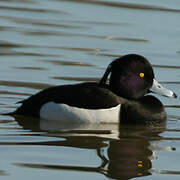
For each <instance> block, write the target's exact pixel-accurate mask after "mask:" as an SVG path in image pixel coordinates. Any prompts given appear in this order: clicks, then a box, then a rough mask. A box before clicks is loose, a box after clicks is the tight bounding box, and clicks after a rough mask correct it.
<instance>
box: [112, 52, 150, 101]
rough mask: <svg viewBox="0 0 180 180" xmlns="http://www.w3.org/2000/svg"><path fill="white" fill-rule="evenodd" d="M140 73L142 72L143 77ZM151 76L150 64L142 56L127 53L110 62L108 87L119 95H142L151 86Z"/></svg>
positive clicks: (130, 97)
mask: <svg viewBox="0 0 180 180" xmlns="http://www.w3.org/2000/svg"><path fill="white" fill-rule="evenodd" d="M140 73H144V77H141V76H140ZM153 78H154V72H153V69H152V66H151V64H150V63H149V62H148V61H147V59H146V58H144V57H143V56H140V55H137V54H129V55H125V56H122V57H120V58H118V59H116V60H114V61H113V62H112V63H111V76H110V89H111V90H112V91H113V92H114V93H116V94H117V95H119V96H121V97H124V98H128V99H139V98H141V97H143V96H144V95H145V94H147V93H148V90H149V88H150V87H151V86H152V83H153Z"/></svg>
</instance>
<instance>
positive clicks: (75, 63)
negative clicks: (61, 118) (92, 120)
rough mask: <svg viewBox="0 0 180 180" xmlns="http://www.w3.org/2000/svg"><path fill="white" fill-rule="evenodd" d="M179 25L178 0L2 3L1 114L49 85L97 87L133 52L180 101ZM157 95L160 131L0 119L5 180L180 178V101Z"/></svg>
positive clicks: (0, 171)
mask: <svg viewBox="0 0 180 180" xmlns="http://www.w3.org/2000/svg"><path fill="white" fill-rule="evenodd" d="M179 17H180V2H179V1H178V0H174V1H173V3H172V1H170V0H164V1H160V0H156V1H155V0H151V1H147V2H144V1H142V0H135V1H132V0H126V1H123V0H108V1H103V0H102V1H101V0H96V1H93V0H84V1H79V0H65V1H63V0H62V1H60V0H51V1H48V0H36V1H35V0H27V1H23V0H14V1H3V0H2V1H0V62H1V66H0V72H1V76H0V108H1V110H0V112H1V113H4V112H10V111H13V110H15V108H17V107H18V104H15V103H16V102H17V101H19V100H22V99H24V98H27V97H29V96H30V95H32V94H34V93H36V92H38V91H40V90H41V89H43V88H46V87H49V86H50V85H58V84H70V83H71V84H72V83H78V82H83V81H98V80H99V78H100V77H101V76H102V74H103V72H104V70H105V68H106V66H107V65H108V64H109V63H110V62H111V61H112V60H113V59H114V58H116V57H119V56H121V55H124V54H128V53H138V54H141V55H144V56H145V57H147V58H148V59H149V60H150V62H151V63H152V65H153V67H154V70H155V74H156V78H157V79H158V80H159V81H160V82H162V83H163V85H164V86H166V87H168V88H170V89H173V90H174V91H175V92H176V93H177V94H178V95H180V88H179V87H180V65H179V58H180V46H179V44H180V39H179V32H180V24H179V23H178V22H179V21H178V20H179ZM157 97H158V98H159V99H160V100H161V101H162V102H163V104H164V105H165V106H166V110H167V113H168V118H167V124H160V125H158V126H156V127H138V126H137V127H134V126H126V127H124V126H121V127H119V126H118V125H101V126H97V125H95V126H93V125H91V126H85V127H75V126H72V127H71V126H68V127H62V125H60V124H58V123H56V122H54V123H50V122H40V123H35V124H34V123H33V120H31V119H30V120H29V121H25V122H24V121H23V120H22V119H14V118H13V117H9V116H7V117H4V116H0V152H1V153H0V154H1V155H0V156H1V163H0V176H1V178H2V179H20V178H24V177H26V179H27V180H28V179H32V178H35V177H38V178H39V179H50V178H53V179H59V178H60V179H72V178H76V179H85V178H86V179H109V178H110V179H111V178H112V179H131V178H133V179H138V178H139V177H141V179H142V178H143V179H163V180H164V179H179V175H180V164H179V162H180V161H179V157H180V134H179V133H180V128H179V127H180V122H179V120H180V110H179V107H180V101H179V98H178V99H168V98H164V97H159V96H157ZM65 129H66V131H65ZM67 129H68V130H67Z"/></svg>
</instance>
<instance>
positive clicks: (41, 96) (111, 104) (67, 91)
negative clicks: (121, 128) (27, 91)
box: [12, 54, 176, 123]
mask: <svg viewBox="0 0 180 180" xmlns="http://www.w3.org/2000/svg"><path fill="white" fill-rule="evenodd" d="M110 73H111V76H110V82H109V84H106V81H107V78H108V75H109V74H110ZM150 91H155V92H156V91H157V92H158V93H159V94H161V95H165V96H169V97H176V95H175V94H174V93H173V92H172V91H170V90H167V89H165V88H163V87H162V86H161V85H160V84H158V83H157V81H156V80H155V79H154V73H153V70H152V67H151V65H150V63H149V62H148V61H147V60H146V59H145V58H144V57H142V56H139V55H134V54H132V55H126V56H123V57H121V58H118V59H116V60H115V61H113V62H112V63H111V64H110V65H109V66H108V68H107V70H106V72H105V74H104V76H103V77H102V79H101V81H100V82H99V83H93V82H92V83H81V84H75V85H62V86H55V87H50V88H48V89H45V90H43V91H41V92H39V93H37V94H35V95H33V96H31V97H29V98H28V99H26V100H24V101H21V102H20V103H22V105H21V106H20V107H19V108H18V109H17V110H16V111H14V112H13V113H12V114H13V115H23V116H30V117H36V118H43V119H48V120H50V119H51V120H60V121H62V122H63V123H64V122H67V123H68V122H70V123H76V122H93V123H102V122H103V123H116V122H119V120H120V119H121V120H122V122H126V121H127V122H133V120H132V119H134V122H143V121H149V120H158V119H159V120H160V121H161V120H162V119H165V116H166V113H165V110H164V107H163V105H162V104H161V102H160V101H159V100H158V99H157V98H155V97H153V96H144V95H145V94H147V93H149V92H150Z"/></svg>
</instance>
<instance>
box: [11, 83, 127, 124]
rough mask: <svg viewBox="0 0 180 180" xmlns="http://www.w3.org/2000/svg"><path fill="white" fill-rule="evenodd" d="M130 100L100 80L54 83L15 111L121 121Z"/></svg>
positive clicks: (45, 116)
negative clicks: (121, 110)
mask: <svg viewBox="0 0 180 180" xmlns="http://www.w3.org/2000/svg"><path fill="white" fill-rule="evenodd" d="M125 101H126V100H125V99H124V98H121V97H119V96H117V95H116V94H114V93H113V92H111V91H110V90H108V89H107V88H105V87H104V88H102V87H99V86H98V84H97V83H81V84H75V85H62V86H54V87H50V88H48V89H45V90H43V91H41V92H39V93H37V94H35V95H33V96H31V97H29V98H28V99H26V100H24V101H22V102H20V103H22V106H20V107H19V108H18V109H17V110H16V111H15V112H14V114H16V115H18V114H19V115H24V116H31V117H36V118H43V119H52V120H57V119H60V120H61V121H62V122H66V121H67V122H69V121H70V122H95V123H97V122H108V121H111V122H112V123H114V122H118V117H119V112H120V105H121V104H122V103H124V102H125Z"/></svg>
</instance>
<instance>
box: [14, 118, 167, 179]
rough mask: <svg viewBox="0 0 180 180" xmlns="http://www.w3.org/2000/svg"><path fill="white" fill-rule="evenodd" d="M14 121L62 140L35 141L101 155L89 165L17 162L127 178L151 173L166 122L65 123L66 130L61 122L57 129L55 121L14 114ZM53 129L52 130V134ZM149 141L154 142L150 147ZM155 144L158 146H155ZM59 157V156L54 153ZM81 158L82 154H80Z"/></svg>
mask: <svg viewBox="0 0 180 180" xmlns="http://www.w3.org/2000/svg"><path fill="white" fill-rule="evenodd" d="M16 121H17V122H18V123H19V124H20V125H21V126H23V128H24V129H30V130H32V131H36V132H38V131H45V132H46V136H48V134H50V136H53V135H54V136H56V137H63V138H65V140H64V141H61V140H60V141H53V142H52V141H51V142H49V141H47V142H36V145H47V146H66V147H76V148H84V149H95V150H96V152H97V158H100V159H101V164H100V165H99V166H98V167H88V166H79V165H78V164H77V165H76V166H71V165H68V166H65V165H50V164H38V162H37V163H35V164H32V163H17V164H16V165H20V166H25V167H31V168H43V169H46V168H48V169H56V170H58V169H61V170H62V169H63V170H69V171H72V170H73V171H81V172H82V171H83V172H97V173H101V174H104V175H105V176H107V177H110V178H113V179H130V178H133V177H142V176H147V175H151V172H150V170H151V168H152V162H151V161H152V159H155V158H154V154H155V152H156V150H158V143H159V142H160V141H161V136H159V134H160V133H162V132H163V131H164V129H165V127H166V124H165V123H163V124H162V123H161V124H156V125H153V126H142V125H141V126H134V125H123V126H122V125H121V126H120V127H119V125H117V124H111V125H110V124H101V125H97V124H96V125H92V124H90V125H87V124H86V125H81V126H79V128H78V127H77V126H75V125H73V126H71V128H70V125H69V126H68V130H67V129H66V128H65V129H66V130H63V129H62V126H61V128H60V130H59V131H58V129H59V127H58V124H56V123H54V125H55V126H53V123H50V122H46V123H47V124H45V122H39V123H35V121H34V122H33V121H29V119H24V118H16ZM53 127H54V128H53ZM53 133H54V134H53ZM151 143H153V145H154V144H155V145H154V149H153V150H152V149H151V148H150V147H151ZM156 146H157V149H156ZM57 158H58V157H57ZM79 158H81V157H79Z"/></svg>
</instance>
